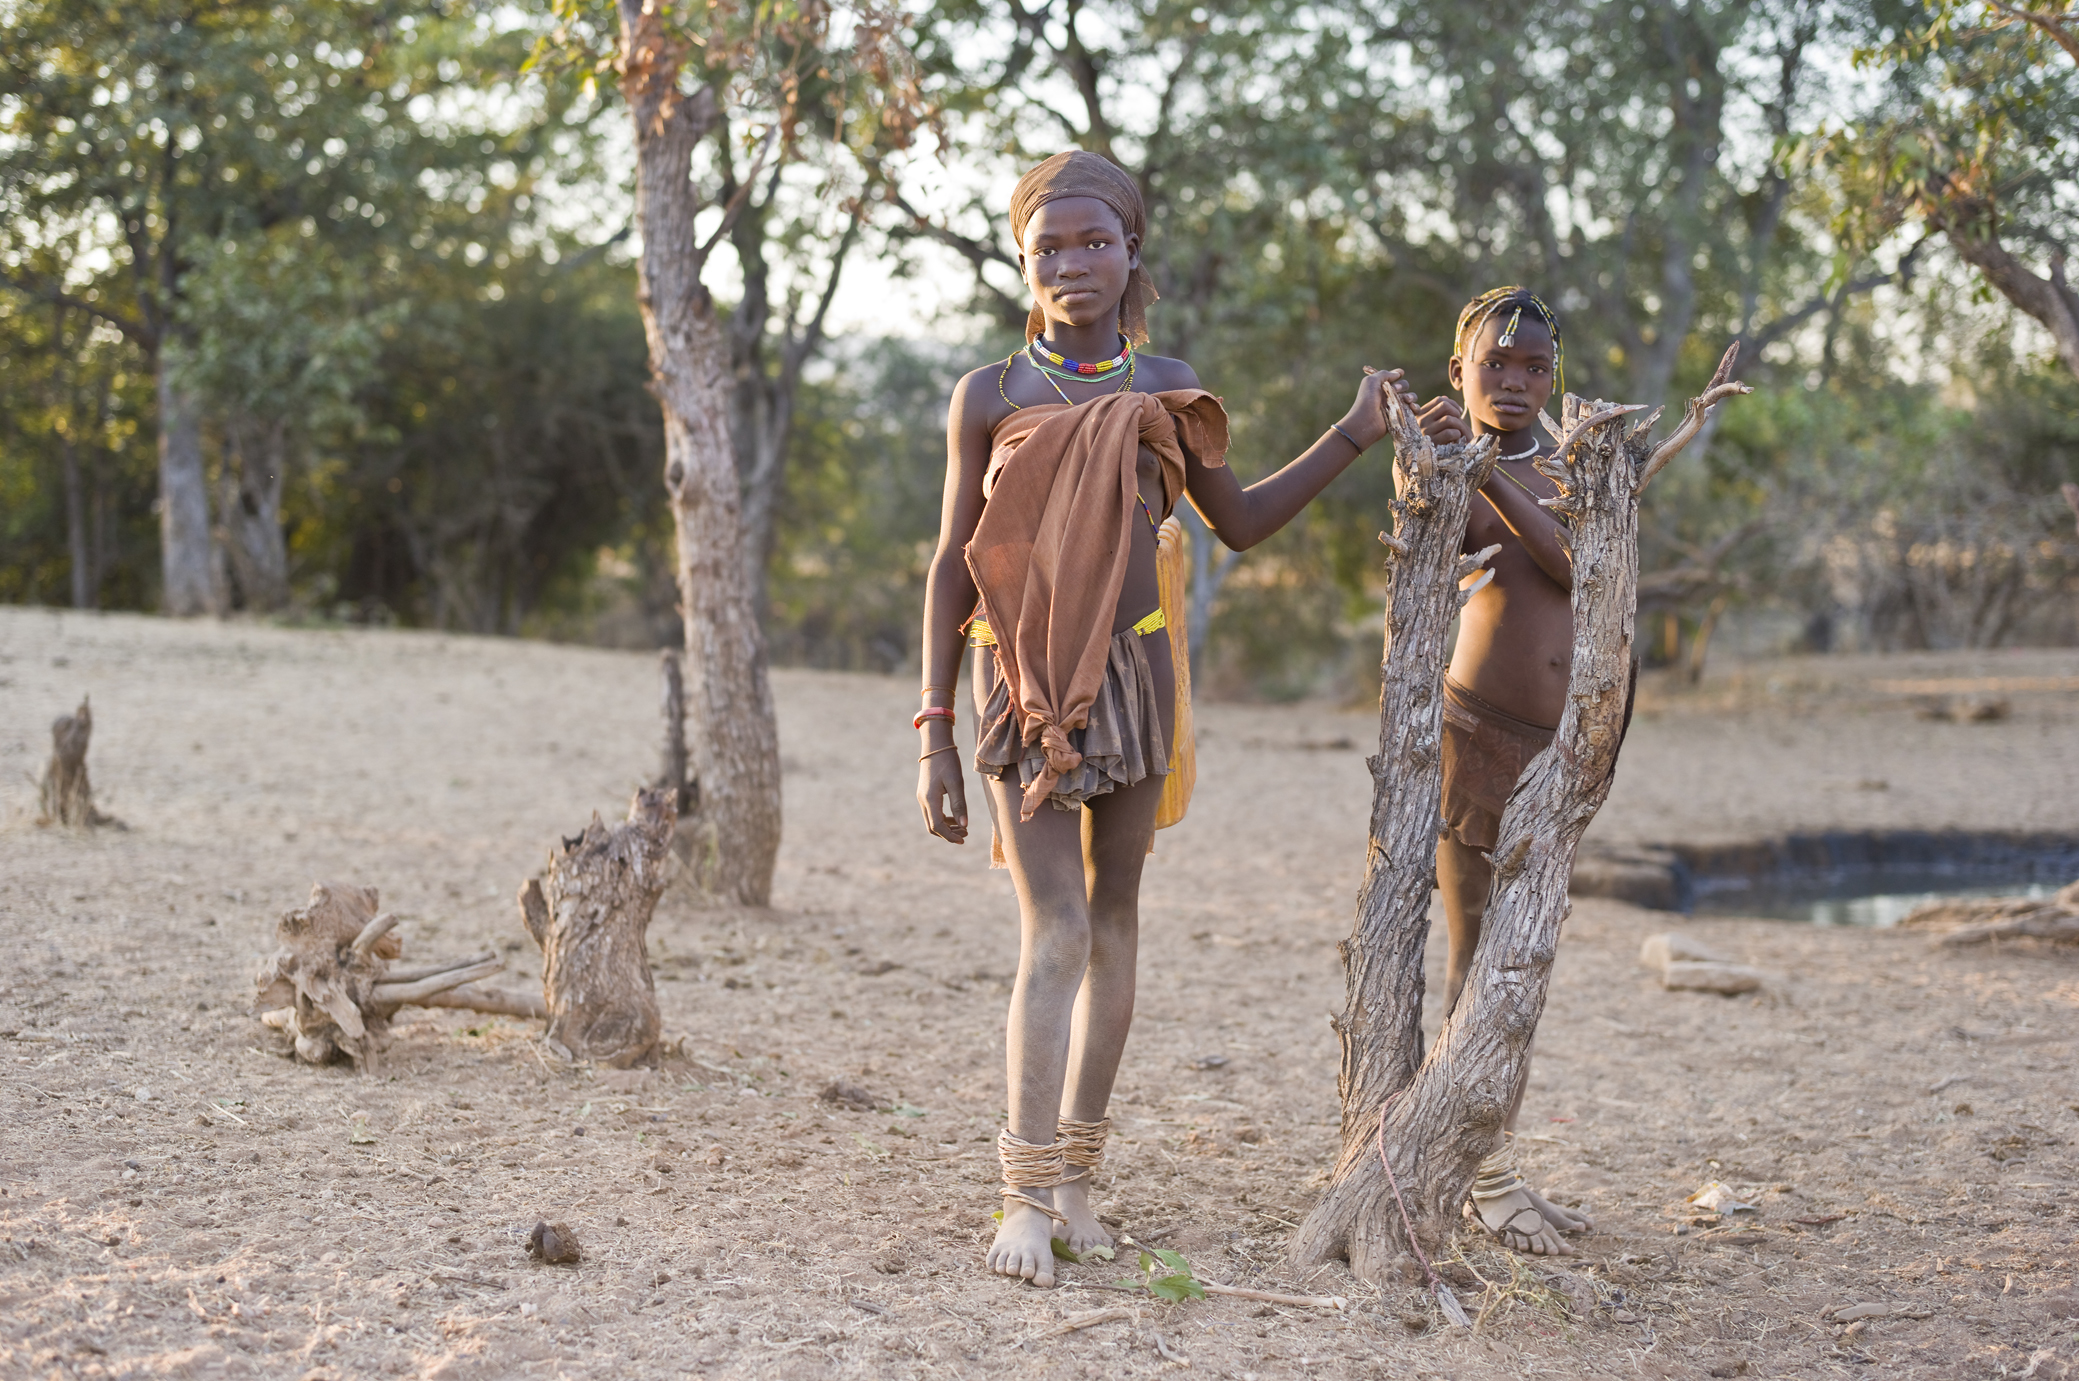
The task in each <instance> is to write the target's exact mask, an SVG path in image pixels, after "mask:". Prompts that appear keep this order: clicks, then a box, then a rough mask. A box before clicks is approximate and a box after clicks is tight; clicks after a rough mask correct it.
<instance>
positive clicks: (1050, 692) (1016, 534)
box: [967, 388, 1227, 820]
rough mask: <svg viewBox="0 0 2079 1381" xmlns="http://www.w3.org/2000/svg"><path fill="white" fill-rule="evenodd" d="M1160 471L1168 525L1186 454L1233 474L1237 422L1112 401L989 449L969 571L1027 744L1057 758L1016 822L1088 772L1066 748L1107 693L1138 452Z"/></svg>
mask: <svg viewBox="0 0 2079 1381" xmlns="http://www.w3.org/2000/svg"><path fill="white" fill-rule="evenodd" d="M1142 446H1146V447H1147V448H1148V449H1149V450H1151V451H1153V452H1154V453H1155V456H1156V459H1157V460H1158V461H1159V462H1160V465H1161V471H1162V509H1163V516H1165V517H1167V516H1168V514H1169V511H1170V510H1171V509H1173V508H1175V507H1176V504H1177V500H1178V499H1179V498H1181V497H1182V496H1183V493H1184V452H1185V450H1186V449H1188V450H1189V451H1190V453H1191V455H1192V458H1193V459H1195V460H1197V461H1198V462H1199V463H1200V464H1201V465H1208V466H1217V465H1223V464H1225V463H1226V456H1227V414H1226V412H1225V411H1224V410H1222V408H1221V407H1220V400H1219V399H1218V398H1215V397H1214V396H1213V395H1212V394H1210V393H1207V392H1206V391H1205V390H1204V389H1197V388H1192V389H1176V390H1173V391H1170V392H1167V393H1152V394H1151V393H1109V394H1106V395H1105V396H1104V397H1102V398H1095V399H1092V400H1091V401H1090V402H1087V403H1078V404H1077V405H1075V406H1074V407H1070V406H1068V405H1066V404H1062V403H1053V404H1044V405H1040V406H1036V407H1028V408H1020V409H1019V410H1018V411H1016V412H1014V413H1012V414H1011V415H1010V416H1009V417H1006V418H1005V419H1004V420H1003V421H1002V422H1000V423H998V424H997V426H996V430H995V433H994V434H993V436H992V437H991V451H990V456H989V468H988V473H987V482H986V483H985V486H984V492H985V493H986V494H987V495H988V500H989V502H988V506H987V507H986V508H984V509H983V510H982V520H981V522H980V523H978V524H977V525H976V527H975V535H974V537H973V539H972V540H970V541H969V542H968V544H967V568H968V570H969V571H970V572H971V573H972V574H973V575H974V580H975V587H976V589H977V590H979V591H980V592H981V596H982V612H983V615H984V617H986V618H987V619H988V620H989V626H990V628H991V629H992V630H993V631H994V632H995V635H996V655H997V662H998V665H999V666H1000V667H1001V669H1002V672H1003V676H1004V678H1005V680H1006V681H1007V682H1008V684H1009V691H1010V703H1011V706H1012V709H1013V712H1014V713H1015V714H1016V715H1017V722H1018V730H1019V738H1020V741H1021V742H1023V743H1027V744H1037V745H1038V746H1039V748H1040V750H1041V751H1042V752H1043V753H1045V754H1046V759H1047V768H1046V771H1044V772H1043V773H1041V774H1040V775H1039V776H1037V777H1035V778H1034V779H1033V780H1032V782H1031V783H1030V784H1029V785H1028V786H1027V787H1026V789H1025V796H1024V800H1023V802H1022V804H1021V808H1020V810H1019V815H1018V818H1019V819H1021V820H1030V819H1031V818H1032V813H1033V812H1034V811H1035V810H1037V809H1038V808H1039V806H1040V805H1041V803H1042V802H1044V801H1045V800H1046V799H1047V797H1048V796H1049V795H1050V794H1051V793H1052V792H1053V790H1054V786H1055V784H1056V783H1057V782H1059V781H1060V780H1061V776H1062V774H1063V773H1065V772H1073V771H1074V770H1075V769H1076V768H1077V766H1079V765H1080V764H1081V763H1082V761H1083V758H1082V754H1080V753H1079V752H1077V751H1076V748H1075V745H1074V744H1073V743H1072V742H1071V741H1070V740H1069V734H1070V732H1071V731H1073V730H1076V729H1080V728H1083V727H1084V726H1085V725H1086V724H1088V723H1089V721H1090V705H1091V702H1092V701H1094V700H1095V699H1096V698H1097V692H1098V689H1099V687H1100V686H1101V685H1102V684H1103V681H1104V670H1105V657H1106V654H1107V650H1108V649H1109V647H1110V644H1111V639H1112V623H1113V620H1114V616H1115V615H1116V613H1117V611H1118V604H1119V592H1120V590H1121V589H1122V588H1123V587H1124V586H1125V583H1126V560H1127V554H1128V552H1129V551H1130V550H1131V543H1132V540H1133V524H1134V523H1136V522H1139V521H1141V519H1140V514H1139V512H1138V511H1137V510H1138V503H1137V502H1136V500H1137V498H1138V496H1139V492H1140V485H1139V477H1138V470H1137V465H1136V461H1137V459H1138V456H1139V452H1140V448H1141V447H1142Z"/></svg>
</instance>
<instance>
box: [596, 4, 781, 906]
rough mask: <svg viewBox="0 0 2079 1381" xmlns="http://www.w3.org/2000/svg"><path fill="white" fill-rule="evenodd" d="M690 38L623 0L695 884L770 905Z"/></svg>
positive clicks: (744, 587)
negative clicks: (687, 732)
mask: <svg viewBox="0 0 2079 1381" xmlns="http://www.w3.org/2000/svg"><path fill="white" fill-rule="evenodd" d="M686 53H687V44H686V42H685V40H684V39H682V38H680V37H678V36H677V35H675V34H674V33H672V32H671V30H670V28H669V26H668V25H667V24H666V22H665V19H664V17H663V15H661V14H659V13H658V12H656V11H654V10H648V9H645V7H644V6H643V4H642V3H641V0H621V59H620V69H621V91H622V94H623V96H624V97H625V98H626V99H627V101H628V106H629V110H630V113H631V114H632V115H633V117H634V121H635V148H636V220H637V223H638V225H639V226H640V227H641V230H642V242H643V248H642V261H641V278H640V302H641V307H642V316H643V327H644V331H645V334H646V335H647V337H648V340H649V347H650V376H651V381H652V391H653V392H655V394H656V395H657V400H658V402H659V404H660V405H661V407H662V409H663V415H664V458H665V466H664V483H665V489H666V492H667V493H668V494H669V496H670V500H671V511H672V518H673V521H674V523H675V524H676V526H677V530H678V545H677V574H678V586H679V601H680V608H681V613H682V615H683V617H684V620H685V628H686V665H685V676H686V702H687V703H686V711H687V720H688V723H689V726H690V728H691V731H692V732H691V736H690V742H689V745H688V746H689V750H690V756H691V758H692V765H691V774H692V777H693V779H694V780H695V781H697V782H699V783H700V801H699V804H698V807H697V810H696V812H695V815H694V819H693V820H692V822H691V828H690V830H689V833H690V834H691V835H692V837H693V841H694V848H693V859H692V881H693V883H694V885H695V887H696V888H697V889H698V890H699V891H700V892H702V893H703V894H705V895H708V896H713V897H716V898H720V899H726V900H733V901H738V902H743V903H746V904H749V905H753V906H763V905H765V904H766V902H767V901H768V900H770V898H771V895H772V870H773V861H774V859H775V857H776V856H777V855H778V853H779V847H780V749H779V732H778V727H777V725H776V723H775V720H774V714H773V704H772V687H771V685H770V683H769V682H768V680H767V676H766V664H765V635H764V632H763V631H762V630H761V629H760V628H759V626H758V617H757V608H756V601H755V598H754V595H753V591H752V589H751V583H750V580H749V576H748V571H747V567H746V565H745V541H744V529H743V514H742V499H741V494H740V491H739V482H738V477H737V469H736V452H735V448H734V446H733V445H732V444H731V441H730V436H729V346H728V341H727V340H726V339H725V337H724V335H723V332H722V327H721V323H720V321H719V320H718V318H717V316H716V313H715V304H714V299H713V298H712V297H711V296H710V295H709V293H708V291H707V289H706V287H705V286H703V284H702V283H701V278H700V275H701V270H702V267H703V265H704V263H705V259H706V251H705V248H704V247H703V246H702V245H701V243H700V239H699V236H698V234H697V233H696V227H695V218H696V217H697V216H698V215H699V213H700V211H701V198H700V194H699V190H698V188H697V187H696V186H695V184H694V182H693V154H694V151H695V149H696V148H697V146H698V145H699V143H700V141H701V139H702V138H703V137H704V136H705V135H706V134H707V133H708V132H709V131H710V130H711V129H713V127H714V125H715V122H716V120H717V119H718V118H719V115H718V112H717V110H716V107H715V98H714V94H713V92H712V91H710V90H709V89H708V88H706V87H701V88H699V89H697V90H696V91H694V92H693V93H692V94H690V95H688V94H685V93H682V92H681V91H680V90H679V76H680V67H681V64H682V62H683V61H684V58H685V56H686Z"/></svg>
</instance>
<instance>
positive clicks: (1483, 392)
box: [1417, 308, 1593, 1256]
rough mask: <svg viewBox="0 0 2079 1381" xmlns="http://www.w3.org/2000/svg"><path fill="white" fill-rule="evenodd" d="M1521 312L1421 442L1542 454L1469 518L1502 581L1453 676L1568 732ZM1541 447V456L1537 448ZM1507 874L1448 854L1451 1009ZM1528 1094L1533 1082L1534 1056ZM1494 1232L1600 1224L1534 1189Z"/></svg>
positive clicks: (1552, 526)
mask: <svg viewBox="0 0 2079 1381" xmlns="http://www.w3.org/2000/svg"><path fill="white" fill-rule="evenodd" d="M1510 310H1511V309H1508V308H1504V309H1503V310H1501V311H1499V312H1497V313H1495V314H1494V315H1493V316H1490V317H1489V318H1488V319H1487V321H1486V322H1485V323H1484V324H1483V325H1482V326H1481V328H1480V331H1479V333H1478V335H1477V336H1475V337H1474V339H1473V340H1472V342H1471V343H1470V344H1469V345H1468V347H1467V350H1466V353H1464V354H1463V355H1453V356H1452V357H1451V384H1452V387H1454V388H1456V389H1458V390H1459V391H1460V392H1461V393H1463V394H1464V396H1465V404H1464V406H1463V407H1461V406H1460V405H1459V404H1458V403H1456V402H1455V401H1453V400H1452V399H1449V398H1435V399H1432V400H1430V401H1429V402H1428V403H1425V404H1424V405H1423V406H1422V408H1421V409H1420V411H1419V412H1418V413H1417V416H1418V418H1419V419H1420V420H1421V423H1422V430H1423V431H1424V432H1425V433H1427V434H1428V435H1429V436H1430V437H1432V438H1434V439H1435V440H1436V441H1437V442H1438V443H1439V444H1449V443H1451V442H1456V441H1464V440H1467V439H1468V438H1469V437H1472V436H1492V437H1494V438H1495V439H1496V442H1497V444H1498V451H1499V454H1501V455H1503V456H1511V455H1516V454H1518V453H1520V452H1523V451H1531V454H1529V455H1524V456H1523V457H1522V458H1521V459H1520V460H1504V461H1501V462H1499V463H1498V464H1496V466H1495V473H1494V475H1492V476H1491V477H1490V478H1489V479H1488V481H1487V483H1486V484H1485V485H1484V486H1482V487H1481V489H1480V497H1481V498H1482V499H1483V500H1484V502H1482V503H1477V504H1475V505H1473V508H1472V511H1471V512H1470V513H1469V514H1468V515H1467V517H1466V525H1465V541H1464V543H1463V545H1462V548H1461V549H1462V550H1464V551H1468V552H1474V551H1480V550H1482V549H1484V548H1486V547H1489V546H1499V547H1500V550H1499V551H1497V552H1496V553H1495V554H1494V556H1493V557H1492V558H1491V559H1490V560H1489V561H1488V562H1487V568H1488V569H1489V570H1491V571H1493V572H1494V579H1493V580H1492V581H1491V582H1489V583H1488V585H1487V586H1486V588H1484V589H1482V590H1480V591H1478V592H1477V593H1475V594H1474V595H1473V597H1472V598H1471V599H1470V600H1468V601H1467V602H1466V606H1465V611H1464V613H1463V614H1461V615H1460V618H1459V625H1458V645H1457V647H1456V649H1455V650H1454V651H1453V653H1452V656H1451V670H1450V673H1449V674H1450V677H1451V679H1452V680H1454V681H1456V682H1458V683H1459V684H1460V685H1462V686H1464V687H1466V689H1468V690H1470V691H1471V692H1472V693H1473V694H1474V695H1477V696H1479V697H1480V698H1481V699H1482V700H1485V701H1487V702H1488V703H1489V704H1491V705H1493V706H1494V707H1495V708H1497V709H1500V710H1503V711H1505V712H1506V713H1508V714H1511V715H1514V716H1515V717H1516V718H1518V719H1522V720H1526V721H1528V722H1530V723H1532V724H1557V723H1558V722H1559V716H1560V712H1561V711H1562V710H1563V709H1565V707H1566V693H1567V682H1568V680H1569V678H1570V675H1571V671H1572V662H1573V636H1574V607H1573V593H1574V569H1573V560H1572V558H1571V557H1569V556H1568V555H1567V553H1566V549H1565V548H1564V547H1562V546H1560V544H1559V539H1560V536H1561V532H1560V523H1559V520H1558V519H1556V518H1554V517H1553V516H1552V510H1550V509H1548V508H1543V507H1540V506H1539V504H1538V502H1537V501H1538V500H1539V499H1544V498H1551V497H1552V496H1553V495H1554V494H1555V493H1556V492H1557V491H1556V489H1555V488H1554V486H1553V484H1552V482H1551V481H1550V480H1548V479H1546V478H1545V477H1544V476H1543V475H1541V474H1539V473H1538V472H1537V471H1536V470H1535V469H1533V468H1532V462H1533V461H1534V460H1535V459H1537V457H1538V456H1541V455H1546V454H1549V453H1550V452H1551V450H1552V441H1551V438H1550V437H1548V436H1546V435H1545V432H1544V429H1543V428H1542V427H1541V426H1539V425H1538V421H1537V417H1538V414H1539V413H1540V412H1541V411H1543V410H1544V407H1545V404H1546V402H1547V401H1549V400H1550V398H1551V397H1552V372H1553V363H1554V357H1553V341H1552V333H1551V331H1550V330H1549V329H1548V328H1547V327H1546V325H1545V324H1544V323H1543V322H1541V321H1537V320H1535V319H1533V318H1531V317H1530V316H1528V314H1526V315H1525V317H1524V319H1523V320H1522V321H1520V322H1519V323H1518V324H1517V328H1516V333H1515V335H1514V337H1513V338H1512V339H1511V342H1510V344H1509V345H1508V346H1503V345H1502V344H1501V341H1500V337H1501V334H1502V331H1503V329H1504V328H1505V327H1506V325H1507V323H1508V318H1509V315H1510ZM1533 448H1535V449H1533ZM1493 882H1494V870H1493V866H1492V865H1491V864H1490V863H1489V861H1488V859H1487V856H1486V854H1484V853H1482V852H1481V851H1480V850H1478V849H1475V848H1473V847H1471V846H1470V845H1467V844H1463V843H1461V842H1459V840H1458V839H1457V838H1456V837H1455V836H1452V835H1446V836H1444V837H1443V838H1442V839H1440V840H1438V842H1437V890H1438V891H1439V892H1440V893H1441V894H1442V896H1443V902H1444V923H1445V927H1446V930H1447V931H1448V934H1449V940H1450V945H1449V950H1448V953H1447V955H1446V958H1445V962H1444V981H1445V997H1444V1006H1445V1010H1446V1011H1449V1010H1450V1009H1451V1008H1452V1007H1453V1006H1455V1005H1456V1004H1457V1002H1458V994H1459V991H1460V990H1461V989H1462V988H1464V986H1465V980H1466V974H1467V973H1468V972H1469V971H1470V969H1471V968H1472V961H1473V951H1474V949H1475V948H1477V946H1478V945H1479V942H1480V928H1481V923H1482V922H1483V921H1484V920H1485V918H1486V911H1487V898H1488V894H1489V892H1490V890H1491V888H1492V886H1493ZM1523 1078H1524V1082H1525V1083H1528V1081H1529V1078H1530V1061H1529V1059H1528V1057H1526V1058H1525V1060H1524V1066H1523ZM1523 1087H1524V1086H1523V1084H1518V1085H1517V1088H1516V1094H1515V1098H1514V1101H1513V1102H1512V1103H1511V1104H1510V1107H1509V1117H1508V1121H1507V1123H1506V1124H1505V1127H1506V1129H1507V1130H1508V1131H1511V1132H1513V1131H1514V1130H1515V1129H1516V1117H1517V1113H1518V1112H1519V1111H1520V1109H1521V1107H1522V1103H1523ZM1476 1208H1477V1209H1478V1211H1479V1214H1480V1217H1481V1221H1483V1222H1484V1223H1486V1224H1487V1226H1488V1228H1489V1230H1490V1231H1492V1232H1494V1233H1495V1235H1496V1236H1497V1237H1499V1238H1500V1239H1501V1240H1502V1241H1503V1242H1504V1243H1506V1244H1507V1245H1509V1246H1511V1247H1514V1248H1516V1249H1517V1250H1519V1251H1525V1252H1529V1253H1531V1254H1533V1255H1538V1256H1572V1255H1573V1254H1574V1253H1573V1249H1572V1248H1571V1247H1569V1246H1568V1245H1567V1244H1566V1241H1565V1240H1564V1239H1563V1238H1562V1237H1561V1236H1560V1234H1561V1233H1567V1232H1581V1231H1585V1230H1586V1229H1588V1228H1589V1227H1591V1226H1593V1225H1592V1223H1590V1221H1589V1220H1588V1219H1587V1218H1586V1217H1585V1216H1584V1215H1582V1214H1579V1213H1575V1212H1574V1211H1572V1210H1571V1209H1567V1208H1564V1207H1562V1206H1560V1205H1558V1204H1554V1203H1553V1202H1551V1201H1550V1200H1549V1199H1547V1198H1545V1197H1544V1196H1543V1195H1541V1194H1539V1193H1538V1192H1537V1191H1535V1190H1533V1189H1530V1188H1528V1187H1525V1188H1524V1189H1521V1190H1519V1191H1517V1192H1516V1193H1514V1194H1510V1195H1507V1196H1505V1197H1502V1198H1499V1199H1493V1200H1488V1201H1485V1202H1479V1203H1476Z"/></svg>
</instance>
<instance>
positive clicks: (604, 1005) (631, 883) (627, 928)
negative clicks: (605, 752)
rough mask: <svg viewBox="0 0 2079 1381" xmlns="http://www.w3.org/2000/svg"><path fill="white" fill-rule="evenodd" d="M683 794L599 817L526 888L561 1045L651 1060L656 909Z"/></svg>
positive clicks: (604, 1060)
mask: <svg viewBox="0 0 2079 1381" xmlns="http://www.w3.org/2000/svg"><path fill="white" fill-rule="evenodd" d="M677 824H678V799H677V793H676V792H675V791H674V790H673V789H671V788H669V787H660V788H653V789H649V790H644V791H638V792H637V793H636V794H635V800H634V801H633V802H631V803H630V804H629V807H628V818H627V819H626V820H625V821H623V822H622V823H620V824H618V825H614V826H612V827H611V828H609V827H608V826H607V825H606V824H604V823H603V822H601V820H600V818H599V817H598V815H596V814H595V815H594V816H593V817H592V823H591V824H589V825H587V826H586V827H585V832H584V833H583V834H581V835H579V836H578V837H577V838H576V839H568V840H565V841H564V843H563V847H562V848H561V849H560V850H558V851H557V852H555V853H553V854H551V855H549V866H548V872H547V878H546V881H544V879H542V878H529V879H527V881H526V882H525V883H523V884H522V885H521V887H520V919H521V921H522V923H523V924H525V925H526V927H527V933H528V934H529V935H531V936H533V937H534V943H535V944H537V945H540V946H541V953H542V966H541V986H542V996H543V997H544V998H545V999H546V1001H547V1005H548V1013H549V1029H548V1040H549V1043H550V1046H551V1048H553V1049H555V1050H557V1051H559V1052H561V1053H562V1054H563V1055H564V1056H565V1057H566V1058H575V1059H581V1060H597V1061H599V1062H600V1063H601V1064H605V1065H610V1066H612V1067H614V1068H616V1069H626V1068H628V1067H629V1066H630V1065H633V1064H636V1063H638V1062H640V1061H642V1060H645V1059H648V1058H649V1057H650V1055H651V1054H652V1052H654V1051H655V1050H656V1048H657V1037H658V1035H659V1033H660V1032H662V1030H663V1027H664V1023H663V1019H662V1018H661V1017H659V1016H658V1014H657V989H656V986H655V984H654V983H653V981H652V980H651V978H650V962H649V952H648V948H647V943H648V942H647V936H648V932H649V928H650V913H651V912H652V911H654V910H655V909H656V906H657V897H658V894H660V893H661V892H662V891H663V890H664V884H665V882H666V881H667V880H668V875H667V872H666V867H667V865H668V864H669V863H670V861H671V841H672V833H673V830H674V829H675V827H676V826H677Z"/></svg>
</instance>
